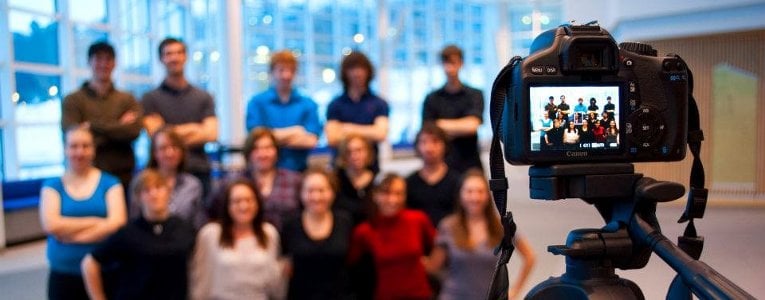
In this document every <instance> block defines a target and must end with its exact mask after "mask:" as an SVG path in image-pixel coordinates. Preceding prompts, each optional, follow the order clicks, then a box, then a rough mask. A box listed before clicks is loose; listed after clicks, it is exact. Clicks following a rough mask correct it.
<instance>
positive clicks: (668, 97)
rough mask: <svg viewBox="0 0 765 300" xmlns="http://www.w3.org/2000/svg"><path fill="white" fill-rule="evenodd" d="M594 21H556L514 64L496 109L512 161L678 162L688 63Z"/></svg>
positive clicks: (684, 124)
mask: <svg viewBox="0 0 765 300" xmlns="http://www.w3.org/2000/svg"><path fill="white" fill-rule="evenodd" d="M656 53H657V51H656V50H655V49H654V48H653V47H652V46H650V45H647V44H642V43H633V42H629V43H621V44H619V45H618V46H617V44H616V42H615V41H614V38H613V37H612V36H611V35H610V34H609V33H608V31H606V30H604V29H602V28H600V26H598V25H589V24H588V25H562V26H559V27H557V28H555V29H552V30H549V31H546V32H544V33H542V34H541V35H540V36H538V37H537V38H536V39H534V41H533V43H532V45H531V49H530V54H529V56H528V57H526V58H524V59H523V60H522V61H521V62H520V63H518V64H515V66H514V67H513V69H512V70H511V71H510V72H511V78H512V80H511V81H512V82H510V83H507V85H506V87H507V90H506V93H507V97H506V98H505V99H506V100H505V105H504V110H503V112H502V114H503V115H502V124H501V127H502V128H501V129H502V141H503V142H504V145H505V159H506V160H507V161H509V162H510V163H512V164H514V165H552V164H568V163H586V162H647V161H677V160H682V159H683V158H684V157H685V153H686V141H687V132H688V93H689V92H688V91H689V87H688V81H689V78H688V76H689V75H688V73H689V72H688V67H687V65H686V64H685V62H684V61H683V60H682V59H680V58H679V57H677V56H675V55H671V54H670V55H667V56H663V57H659V56H657V54H656Z"/></svg>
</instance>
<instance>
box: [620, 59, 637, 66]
mask: <svg viewBox="0 0 765 300" xmlns="http://www.w3.org/2000/svg"><path fill="white" fill-rule="evenodd" d="M622 63H624V66H625V67H627V68H632V66H633V65H635V62H634V61H632V59H631V58H625V59H624V60H623V61H622Z"/></svg>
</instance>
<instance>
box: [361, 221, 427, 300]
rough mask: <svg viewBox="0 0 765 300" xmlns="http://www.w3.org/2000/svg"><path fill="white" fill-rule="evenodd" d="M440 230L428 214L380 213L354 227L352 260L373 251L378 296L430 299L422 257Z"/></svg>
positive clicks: (379, 298) (380, 299)
mask: <svg viewBox="0 0 765 300" xmlns="http://www.w3.org/2000/svg"><path fill="white" fill-rule="evenodd" d="M435 235H436V231H435V229H434V228H433V225H431V224H430V220H428V217H427V216H426V215H425V214H424V213H422V212H420V211H415V210H409V209H404V210H401V211H400V212H399V213H398V214H396V215H395V216H392V217H377V218H375V219H373V220H372V221H367V222H364V223H362V224H360V225H359V226H358V227H356V229H355V230H354V231H353V239H352V241H351V249H350V254H349V257H350V260H351V262H356V261H358V260H359V259H360V258H361V256H362V255H363V254H364V253H367V252H370V253H371V254H372V257H373V258H374V262H375V270H376V272H377V287H376V289H375V299H378V300H385V299H402V298H405V299H430V298H431V294H432V291H431V290H430V285H429V284H428V278H427V274H426V273H425V266H424V265H423V264H422V257H423V256H425V255H426V254H427V253H428V252H430V250H431V249H432V248H433V240H434V238H435Z"/></svg>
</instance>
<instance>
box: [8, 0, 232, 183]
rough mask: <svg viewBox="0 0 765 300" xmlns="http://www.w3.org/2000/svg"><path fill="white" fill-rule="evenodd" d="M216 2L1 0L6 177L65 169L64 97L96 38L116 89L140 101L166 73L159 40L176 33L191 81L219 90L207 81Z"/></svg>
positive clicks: (85, 72) (82, 74)
mask: <svg viewBox="0 0 765 300" xmlns="http://www.w3.org/2000/svg"><path fill="white" fill-rule="evenodd" d="M220 5H221V4H220V1H216V0H162V1H151V0H115V1H109V0H97V1H94V0H0V8H1V10H2V12H0V16H2V18H0V20H2V24H0V26H3V27H4V28H3V29H2V30H0V40H3V41H10V43H11V44H10V45H2V47H0V48H5V47H6V46H7V49H4V50H0V75H1V76H0V79H2V81H0V86H10V87H12V88H10V89H4V90H2V92H3V94H2V96H1V98H0V99H2V102H3V103H2V106H1V107H2V110H1V111H0V112H2V114H1V115H0V116H1V119H0V126H2V129H3V130H2V132H3V135H2V145H3V149H2V153H3V156H2V161H3V168H2V171H3V174H4V175H5V176H4V178H5V179H6V180H16V179H27V178H38V177H48V176H55V175H59V174H61V173H62V172H63V160H64V155H63V143H62V134H61V128H60V120H61V101H62V99H63V98H64V96H65V95H67V94H69V93H71V92H73V91H75V90H76V89H78V88H79V87H80V86H81V85H82V84H83V83H84V82H85V81H87V80H88V78H89V77H90V68H89V66H88V59H87V48H88V47H89V45H90V44H92V43H93V42H95V41H100V40H106V41H109V42H110V43H112V44H113V45H114V46H115V48H116V50H117V69H116V70H115V72H114V74H113V79H114V80H115V84H116V87H117V88H118V89H122V90H126V91H129V92H131V93H133V95H134V96H135V97H136V98H137V99H140V97H141V95H142V94H143V93H145V92H147V91H149V90H150V89H152V88H154V87H155V86H156V85H157V84H158V82H159V81H160V80H161V78H162V76H163V75H164V74H163V71H162V68H161V65H159V62H158V54H157V53H156V52H157V51H156V47H157V45H158V44H159V41H160V40H161V39H162V38H164V37H166V36H174V37H181V38H182V39H184V40H185V41H187V42H188V44H189V53H190V57H193V58H194V59H193V60H191V59H190V62H189V64H188V76H189V79H190V80H191V81H192V82H193V83H194V84H196V85H199V86H201V87H203V88H205V89H207V90H209V91H210V92H211V93H213V94H215V91H217V90H219V87H218V86H216V85H215V82H214V80H211V79H212V78H217V77H219V76H216V74H219V73H220V72H221V70H220V69H219V68H216V66H215V65H214V62H215V61H216V60H217V58H215V54H214V53H215V52H216V48H217V47H220V46H221V44H220V43H219V42H218V41H216V40H214V39H210V37H213V36H217V35H219V32H220V30H221V28H222V24H223V23H222V16H221V13H220V12H219V10H218V8H219V7H220ZM5 16H7V18H6V17H5ZM6 20H7V21H6ZM6 37H7V38H6ZM192 53H193V55H192ZM211 54H212V55H211ZM198 57H203V58H205V59H201V58H200V59H197V58H198ZM211 63H212V64H211ZM211 83H212V84H211ZM145 147H146V141H145V138H144V139H142V140H141V141H139V142H138V143H137V144H136V150H137V151H136V152H137V153H138V155H139V157H145V156H146V154H147V153H146V150H145Z"/></svg>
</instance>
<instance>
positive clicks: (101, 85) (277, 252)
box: [40, 38, 534, 299]
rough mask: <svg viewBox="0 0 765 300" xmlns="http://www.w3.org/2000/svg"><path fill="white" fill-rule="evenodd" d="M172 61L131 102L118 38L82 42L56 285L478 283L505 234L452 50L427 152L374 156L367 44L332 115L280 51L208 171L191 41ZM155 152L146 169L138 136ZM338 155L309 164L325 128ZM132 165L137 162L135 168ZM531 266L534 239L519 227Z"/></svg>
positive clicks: (54, 252) (368, 291)
mask: <svg viewBox="0 0 765 300" xmlns="http://www.w3.org/2000/svg"><path fill="white" fill-rule="evenodd" d="M159 54H160V60H161V62H162V63H163V64H164V65H165V68H166V73H167V75H166V77H165V79H164V81H163V82H162V84H161V85H160V86H159V87H158V88H156V89H155V90H152V91H150V92H148V93H146V94H145V95H143V97H142V100H141V102H140V103H138V102H137V101H136V100H135V99H134V98H133V97H132V96H131V95H130V94H128V93H124V92H120V91H118V90H116V89H115V88H114V86H113V83H112V82H111V71H112V70H113V69H114V66H115V52H114V48H113V47H111V46H110V45H109V44H107V43H103V42H99V43H96V44H94V45H92V46H91V47H90V49H89V51H88V58H89V64H90V66H91V68H92V71H93V78H92V80H90V81H88V82H86V83H84V84H83V86H82V87H81V88H80V89H79V90H78V91H76V92H75V93H73V94H71V95H69V96H67V97H66V99H65V100H64V103H63V114H64V115H63V116H62V127H63V130H64V140H65V155H66V171H65V173H64V175H63V176H61V177H60V178H55V179H50V180H48V181H46V182H45V183H44V186H43V188H42V191H41V206H40V210H41V218H42V225H43V228H44V229H45V230H46V232H47V233H48V249H47V256H48V260H49V263H50V275H49V282H48V295H49V298H50V299H88V298H91V299H111V298H115V299H142V298H150V299H155V298H156V299H186V298H191V299H274V298H275V299H280V298H288V299H305V298H311V299H372V298H374V299H432V298H435V297H438V298H440V299H474V298H482V297H483V296H484V294H485V290H486V288H487V287H488V283H489V282H490V278H491V274H492V272H493V269H494V266H495V262H496V258H495V257H494V256H493V253H492V251H493V248H494V247H496V246H497V245H498V243H499V240H500V239H501V237H502V226H501V224H500V222H499V215H498V213H497V211H496V208H495V207H494V205H493V201H491V194H490V192H489V189H488V185H487V181H486V178H485V177H484V175H483V174H484V173H483V171H482V168H481V163H480V159H479V157H478V146H477V136H476V132H477V128H478V126H479V125H480V124H481V122H482V111H483V96H482V94H481V92H480V91H478V90H476V89H473V88H470V87H468V86H466V85H464V84H463V83H462V82H461V81H460V80H459V69H460V67H461V66H462V61H463V57H462V52H461V50H460V49H459V48H457V47H455V46H448V47H446V48H445V49H444V50H443V51H442V53H441V54H442V55H441V56H442V63H443V66H444V70H445V73H446V75H447V76H446V77H447V83H446V84H445V86H444V87H443V88H441V89H439V90H437V91H434V92H433V93H431V94H429V95H428V97H427V99H426V100H425V102H424V107H423V120H424V121H423V125H422V128H421V130H420V132H419V133H418V134H417V137H416V141H415V149H416V152H417V154H418V156H419V157H420V159H421V160H422V168H421V169H419V170H417V171H416V172H414V173H412V174H410V175H409V176H408V177H402V176H401V175H398V174H395V173H386V174H381V172H380V162H379V161H378V160H377V151H376V150H377V147H376V145H377V142H379V141H382V140H384V139H385V137H386V135H387V125H388V124H387V122H388V120H387V115H388V106H387V103H386V102H385V100H383V99H382V98H380V97H379V96H377V95H376V94H374V93H373V92H372V91H371V90H370V86H369V84H370V81H371V80H372V78H373V76H374V68H373V66H372V64H371V62H370V61H369V59H368V58H367V57H366V56H365V55H364V54H362V53H359V52H353V53H351V54H349V55H347V56H345V57H344V59H343V61H342V63H341V79H342V83H343V93H342V95H340V96H338V97H337V98H336V99H334V100H333V101H332V102H331V104H330V106H329V108H328V110H327V121H326V124H324V126H323V128H322V124H321V122H320V121H319V118H318V110H317V106H316V104H315V102H313V100H311V99H310V97H307V96H305V95H302V94H301V93H299V92H298V91H297V90H296V89H295V88H294V87H293V80H294V77H295V75H296V71H297V65H298V64H297V60H296V58H295V56H294V55H292V53H290V52H289V51H280V52H276V53H274V54H273V55H272V59H271V64H270V72H271V78H272V82H273V84H272V87H271V88H269V89H268V90H267V91H265V92H263V93H261V94H258V95H256V96H254V97H253V98H252V100H250V102H249V105H248V109H247V116H246V127H247V130H248V135H247V138H246V140H245V142H244V144H243V154H244V157H245V160H246V164H247V167H246V168H245V170H244V171H242V173H241V174H231V175H230V176H229V178H227V179H226V180H225V182H223V183H222V184H221V185H220V188H217V189H213V188H211V186H212V185H211V184H210V177H209V164H208V163H207V162H206V159H205V156H204V149H203V145H204V144H205V143H206V142H209V141H214V140H215V139H216V138H217V127H218V126H217V119H216V116H215V111H214V105H213V100H212V96H211V95H210V94H208V93H207V92H204V91H203V90H201V89H198V88H196V87H194V86H192V85H191V84H189V82H188V81H187V80H186V79H185V77H184V64H185V61H186V49H185V45H184V44H183V42H182V41H180V40H177V39H172V38H169V39H166V40H164V41H163V42H162V43H161V44H160V47H159ZM142 129H145V130H147V132H148V133H149V134H150V135H151V137H152V139H151V145H150V160H149V164H148V166H147V168H146V169H144V170H142V171H140V172H138V173H137V175H135V174H136V173H135V172H134V170H133V169H134V168H135V166H134V160H133V158H132V157H133V152H132V151H133V150H132V145H131V142H132V140H134V139H135V138H136V137H137V135H138V134H139V132H140V131H141V130H142ZM322 132H323V133H324V134H325V135H326V137H327V140H328V141H329V144H330V146H331V147H332V148H333V149H334V150H335V151H336V153H335V155H334V159H333V163H332V165H331V166H330V167H327V166H310V167H309V164H308V157H307V156H308V154H309V152H310V150H311V149H312V148H314V147H315V146H316V143H317V141H318V139H319V137H320V135H321V134H322ZM134 175H135V176H134ZM514 243H515V244H516V247H517V249H518V250H519V252H520V253H521V254H522V255H521V257H523V262H524V265H523V267H522V272H521V274H520V275H519V276H517V278H516V279H515V280H514V282H513V284H512V285H511V288H510V290H509V291H508V293H509V294H510V295H511V296H517V294H518V292H520V290H521V289H522V287H523V284H524V282H525V279H526V277H527V276H528V274H529V272H530V270H531V268H532V266H533V264H534V253H533V251H532V250H531V247H530V245H529V243H528V241H527V240H526V239H525V238H523V236H522V235H516V238H515V240H514Z"/></svg>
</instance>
